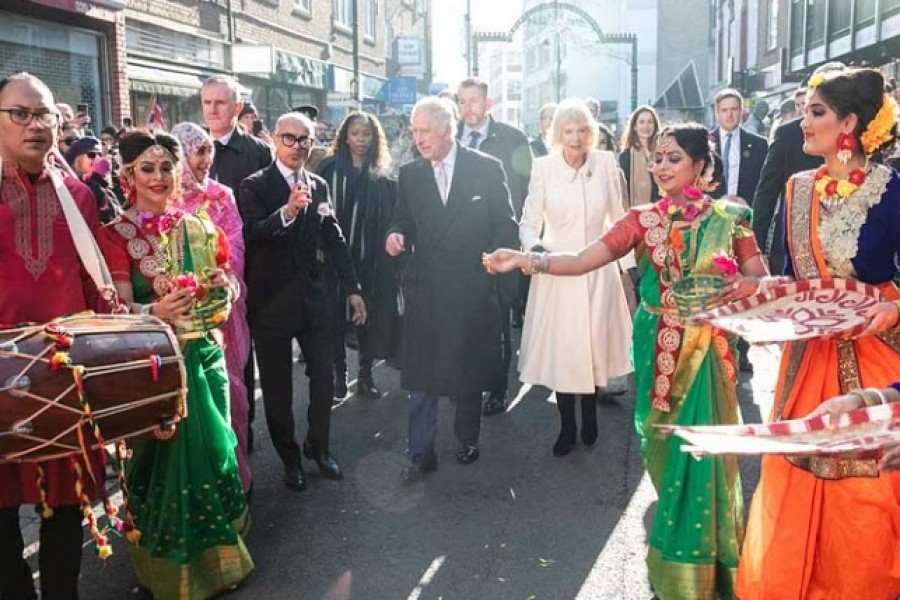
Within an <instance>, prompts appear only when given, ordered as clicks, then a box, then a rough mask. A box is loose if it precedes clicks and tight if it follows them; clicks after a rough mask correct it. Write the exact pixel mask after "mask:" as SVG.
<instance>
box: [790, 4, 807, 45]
mask: <svg viewBox="0 0 900 600" xmlns="http://www.w3.org/2000/svg"><path fill="white" fill-rule="evenodd" d="M805 6H806V0H793V1H792V2H791V56H798V55H800V54H802V53H803V17H804V14H803V9H804V7H805Z"/></svg>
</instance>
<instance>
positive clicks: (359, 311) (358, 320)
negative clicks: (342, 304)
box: [347, 294, 368, 325]
mask: <svg viewBox="0 0 900 600" xmlns="http://www.w3.org/2000/svg"><path fill="white" fill-rule="evenodd" d="M347 300H348V301H349V302H350V306H352V307H353V317H352V318H351V319H350V320H351V321H352V322H353V324H354V325H365V324H366V319H367V318H368V315H367V313H366V303H365V301H364V300H363V297H362V295H360V294H350V295H349V296H347Z"/></svg>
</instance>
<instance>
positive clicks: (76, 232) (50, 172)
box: [0, 158, 116, 306]
mask: <svg viewBox="0 0 900 600" xmlns="http://www.w3.org/2000/svg"><path fill="white" fill-rule="evenodd" d="M46 171H47V176H48V177H49V178H50V181H51V182H52V183H53V187H54V189H55V191H56V197H57V198H59V204H60V206H62V209H63V214H64V215H65V217H66V223H67V224H68V225H69V232H70V233H71V234H72V242H73V243H74V244H75V250H76V251H77V252H78V257H79V258H80V259H81V264H83V265H84V268H85V270H86V271H87V272H88V275H89V276H90V278H91V280H92V281H93V282H94V285H96V286H97V290H98V291H99V292H100V294H101V295H102V296H103V298H105V299H106V300H107V301H109V302H110V303H111V304H112V305H113V306H115V296H116V288H115V285H114V284H113V280H112V276H111V275H110V273H109V267H107V265H106V260H105V259H104V258H103V255H102V254H101V253H100V247H99V246H98V245H97V240H96V239H94V234H92V233H91V229H90V227H88V224H87V221H85V220H84V216H83V215H82V214H81V211H79V210H78V206H77V205H76V204H75V199H74V198H72V194H71V193H70V192H69V189H68V188H67V187H66V184H65V182H64V181H63V178H62V175H60V173H59V172H58V171H57V169H56V168H54V167H53V166H52V165H51V164H49V162H48V165H47V167H46ZM2 172H3V159H2V158H0V173H2Z"/></svg>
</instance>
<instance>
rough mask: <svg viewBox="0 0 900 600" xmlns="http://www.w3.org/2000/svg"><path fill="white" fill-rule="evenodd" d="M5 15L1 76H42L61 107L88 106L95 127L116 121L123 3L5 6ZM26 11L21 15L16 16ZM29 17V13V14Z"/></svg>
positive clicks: (0, 30)
mask: <svg viewBox="0 0 900 600" xmlns="http://www.w3.org/2000/svg"><path fill="white" fill-rule="evenodd" d="M6 8H8V9H9V10H0V73H2V74H4V75H5V74H12V73H16V72H19V71H27V72H29V73H31V74H32V75H35V76H37V77H39V78H40V79H41V80H42V81H43V82H44V83H46V84H47V86H48V87H49V88H50V89H51V91H52V92H53V95H54V98H55V99H56V101H57V102H65V103H66V104H69V105H70V106H71V107H72V109H73V110H77V108H78V107H79V105H85V106H86V107H87V112H88V114H89V115H90V117H91V121H92V124H91V128H92V129H94V130H95V131H99V130H100V129H101V128H102V127H103V126H104V125H106V124H107V123H112V122H113V116H114V112H115V109H116V108H117V107H116V106H114V100H113V99H114V98H116V97H117V95H118V93H117V90H115V89H113V88H114V86H116V85H117V84H118V83H119V79H118V78H116V77H115V73H114V66H113V65H115V64H116V60H115V57H111V56H110V54H109V53H110V52H111V51H112V52H115V50H116V46H117V45H116V44H115V39H114V38H115V36H116V26H117V24H119V21H120V20H121V19H123V16H122V8H123V3H121V2H112V1H110V0H104V1H103V2H79V3H74V2H72V3H70V2H66V1H63V0H58V1H50V0H45V1H42V2H37V3H29V2H23V3H12V2H10V3H4V9H6ZM15 10H21V11H22V12H14V11H15ZM26 13H27V14H26Z"/></svg>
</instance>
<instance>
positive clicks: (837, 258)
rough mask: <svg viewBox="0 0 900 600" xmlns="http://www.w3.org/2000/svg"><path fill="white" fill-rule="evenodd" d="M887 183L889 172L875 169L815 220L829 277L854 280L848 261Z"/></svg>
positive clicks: (879, 166)
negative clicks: (846, 196) (829, 273)
mask: <svg viewBox="0 0 900 600" xmlns="http://www.w3.org/2000/svg"><path fill="white" fill-rule="evenodd" d="M890 179H891V170H890V169H888V168H887V167H884V166H882V165H877V166H875V167H874V168H873V169H872V170H871V171H870V172H869V174H868V176H867V177H866V179H865V181H864V182H863V184H862V185H861V186H859V189H858V190H856V192H855V193H853V194H851V195H850V196H849V197H848V198H846V199H845V200H843V201H842V202H840V203H838V204H836V205H834V206H833V207H831V210H830V211H823V212H822V214H821V216H820V218H819V231H818V235H819V244H820V246H821V248H822V253H823V254H824V255H825V263H826V264H827V265H828V268H829V270H830V271H831V275H832V276H833V277H854V276H855V275H856V270H855V269H854V267H853V262H852V260H853V259H854V258H855V257H856V253H857V251H858V250H859V231H860V229H861V228H862V226H863V224H865V222H866V219H867V218H868V214H869V209H871V208H872V207H873V206H876V205H877V204H878V203H880V202H881V198H882V195H883V194H884V190H885V188H886V187H887V184H888V182H889V181H890Z"/></svg>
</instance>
